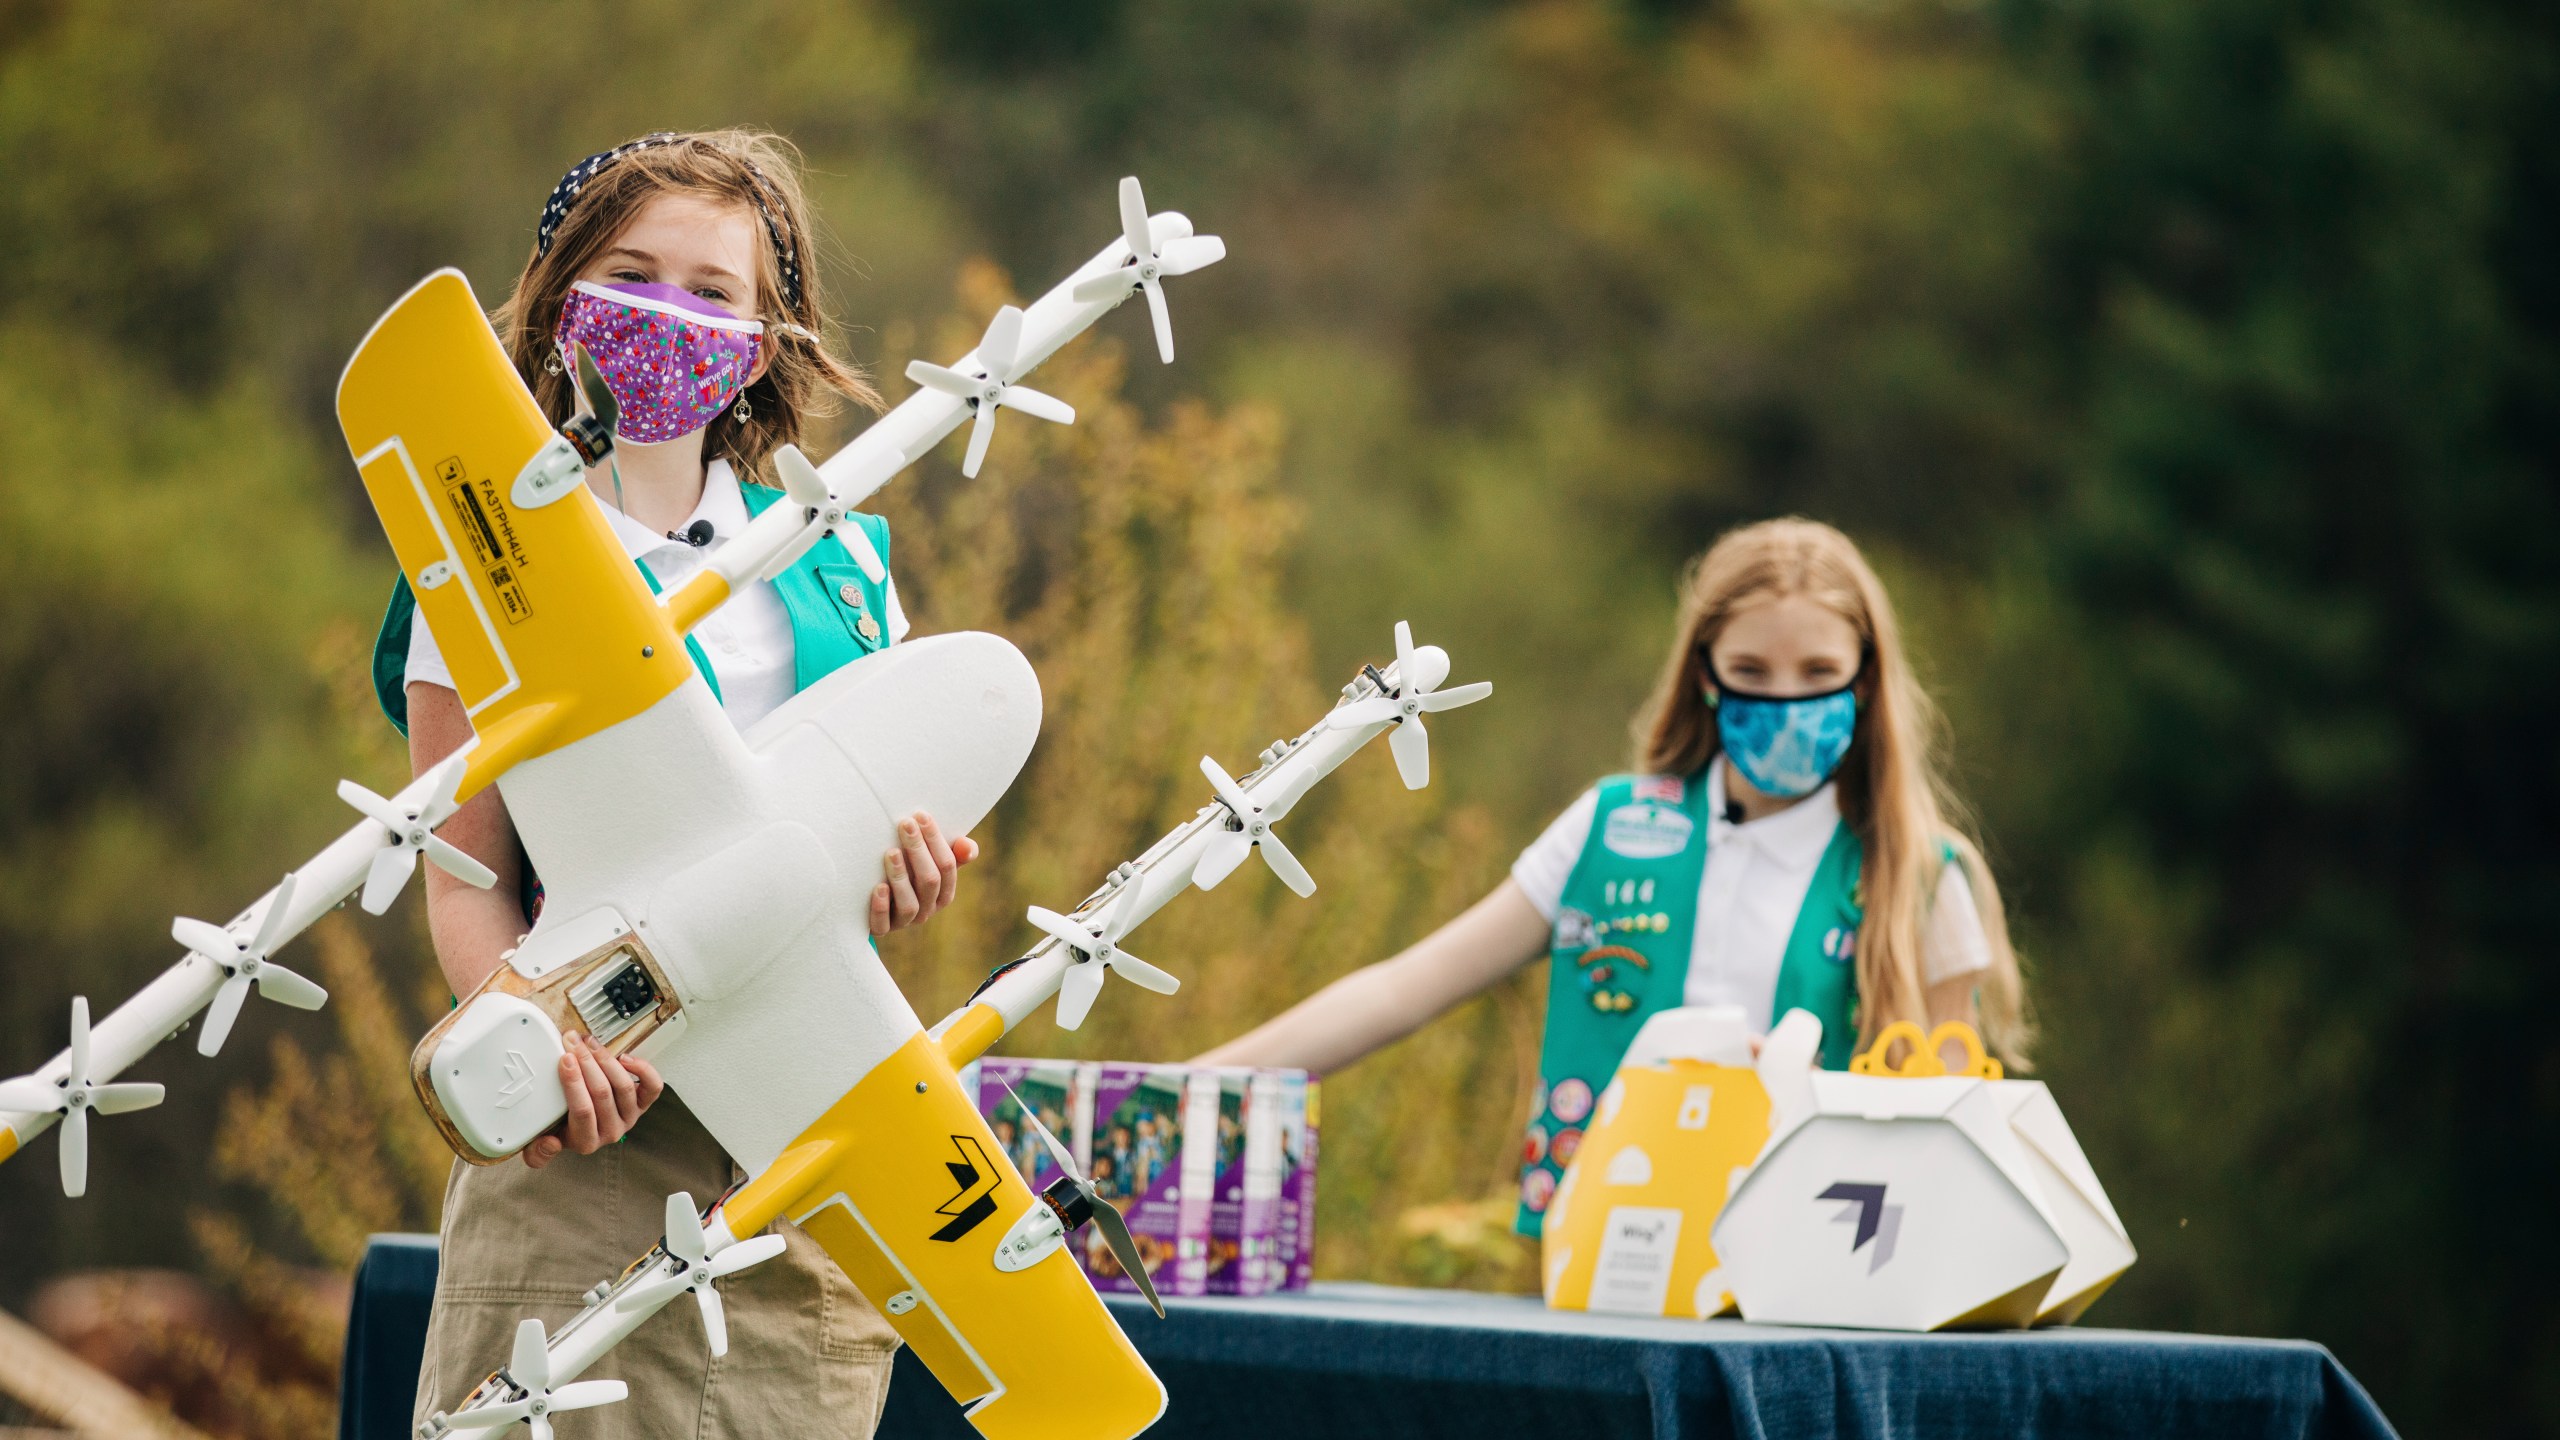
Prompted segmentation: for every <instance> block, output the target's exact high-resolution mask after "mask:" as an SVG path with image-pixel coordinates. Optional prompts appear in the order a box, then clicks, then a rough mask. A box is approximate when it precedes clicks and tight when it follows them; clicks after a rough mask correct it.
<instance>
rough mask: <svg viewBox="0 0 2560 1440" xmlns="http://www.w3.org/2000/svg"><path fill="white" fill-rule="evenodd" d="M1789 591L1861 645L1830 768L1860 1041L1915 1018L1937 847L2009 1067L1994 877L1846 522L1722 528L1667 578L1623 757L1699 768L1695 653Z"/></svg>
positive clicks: (2009, 986) (1995, 1040) (1920, 1002)
mask: <svg viewBox="0 0 2560 1440" xmlns="http://www.w3.org/2000/svg"><path fill="white" fill-rule="evenodd" d="M1798 595H1800V596H1803V597H1805V598H1807V599H1810V600H1812V601H1814V602H1815V603H1817V604H1819V605H1821V606H1822V607H1823V608H1824V609H1827V610H1829V611H1831V612H1832V613H1833V614H1835V615H1837V616H1839V617H1840V618H1841V619H1842V620H1845V621H1847V622H1848V623H1849V625H1850V627H1851V628H1852V629H1854V630H1856V631H1857V633H1858V640H1859V644H1860V647H1861V650H1862V652H1863V658H1862V663H1861V666H1860V669H1859V674H1858V680H1857V695H1858V720H1857V728H1856V731H1855V732H1854V734H1853V737H1852V739H1851V740H1850V744H1849V753H1848V754H1847V756H1846V757H1844V758H1843V759H1842V760H1841V762H1840V769H1839V772H1838V775H1837V780H1838V784H1839V797H1840V814H1841V818H1842V820H1843V822H1844V823H1846V824H1847V825H1848V826H1849V827H1850V829H1851V831H1852V832H1853V833H1855V834H1856V835H1857V837H1858V841H1859V844H1860V846H1861V847H1862V849H1863V851H1864V861H1863V866H1862V869H1861V872H1860V878H1859V891H1860V897H1859V898H1860V901H1861V903H1862V904H1863V905H1864V906H1865V910H1866V919H1865V920H1864V921H1863V922H1862V923H1861V925H1860V927H1859V930H1858V1043H1859V1047H1860V1048H1861V1049H1864V1048H1865V1047H1866V1046H1868V1045H1871V1044H1873V1043H1874V1041H1875V1037H1876V1034H1877V1032H1878V1031H1880V1030H1882V1029H1884V1027H1885V1026H1887V1025H1889V1024H1891V1023H1893V1022H1894V1021H1896V1020H1909V1021H1912V1022H1914V1023H1916V1024H1918V1025H1920V1026H1921V1028H1922V1029H1924V1030H1925V1029H1926V1028H1928V1013H1927V1008H1926V1004H1925V1000H1924V996H1923V990H1924V987H1923V985H1922V984H1921V979H1920V975H1921V969H1920V947H1921V935H1922V933H1923V931H1924V929H1925V925H1926V921H1927V916H1928V910H1929V903H1930V900H1931V898H1932V897H1933V896H1934V895H1935V894H1936V893H1937V884H1938V877H1939V874H1940V866H1941V863H1942V860H1943V856H1944V853H1945V852H1944V851H1943V850H1942V849H1941V848H1940V847H1941V846H1942V845H1944V846H1947V847H1950V848H1952V849H1953V850H1954V852H1955V858H1956V862H1957V863H1958V864H1959V865H1960V866H1962V868H1963V871H1964V876H1965V881H1966V883H1967V884H1968V885H1969V886H1970V887H1971V888H1972V891H1973V900H1974V905H1975V907H1976V908H1977V909H1979V910H1980V911H1981V912H1982V928H1983V931H1984V933H1985V935H1986V936H1987V937H1988V939H1989V940H1990V944H1991V969H1990V970H1989V971H1988V972H1987V973H1985V974H1984V976H1983V977H1982V984H1981V991H1980V1004H1981V1007H1982V1021H1983V1030H1984V1032H1985V1033H1984V1037H1983V1038H1984V1040H1985V1042H1986V1043H1987V1044H1988V1045H1989V1046H1990V1047H1991V1049H1992V1050H1994V1051H1995V1052H1997V1053H1998V1054H1999V1055H2000V1057H2001V1058H2002V1059H2003V1060H2004V1061H2006V1062H2007V1063H2008V1064H2009V1065H2010V1066H2012V1067H2013V1068H2024V1066H2025V1064H2026V1058H2027V1057H2026V1049H2027V1043H2028V1040H2029V1038H2030V1037H2029V1030H2028V1023H2027V1017H2026V994H2025V985H2024V982H2023V981H2022V979H2021V978H2020V975H2019V972H2018V958H2017V954H2016V952H2015V951H2013V950H2012V949H2011V948H2010V945H2009V927H2008V922H2007V920H2006V918H2005V917H2004V916H2003V914H2002V911H2001V907H2000V889H1999V886H1998V885H1997V884H1996V883H1994V882H1993V880H1992V878H1991V867H1990V865H1988V864H1987V863H1985V862H1984V860H1983V858H1982V849H1981V846H1980V845H1978V844H1977V843H1975V841H1974V838H1973V836H1972V835H1971V834H1970V833H1968V831H1967V828H1966V826H1965V824H1964V821H1963V809H1962V806H1961V804H1960V803H1959V802H1958V801H1957V800H1956V798H1955V796H1954V795H1953V793H1952V792H1951V791H1950V790H1949V789H1948V788H1947V784H1946V776H1945V773H1944V766H1943V757H1942V731H1943V726H1942V724H1941V721H1940V719H1939V715H1938V708H1937V706H1936V705H1934V704H1932V703H1931V702H1930V699H1929V696H1928V693H1927V692H1926V691H1924V690H1922V689H1921V688H1920V684H1919V682H1918V680H1916V679H1915V678H1914V677H1913V676H1912V673H1911V666H1910V663H1909V662H1908V660H1906V659H1905V658H1904V655H1903V650H1902V631H1901V628H1900V626H1899V625H1897V624H1896V623H1895V620H1894V615H1893V602H1892V601H1891V600H1889V599H1887V598H1886V596H1885V592H1884V585H1883V582H1881V581H1879V580H1878V579H1876V573H1875V571H1874V570H1872V569H1870V568H1869V567H1868V565H1867V561H1866V557H1865V556H1863V555H1860V554H1859V553H1858V547H1857V546H1856V545H1855V544H1853V543H1852V542H1851V541H1850V539H1849V537H1848V536H1846V535H1843V534H1841V533H1840V532H1839V531H1837V530H1835V529H1833V528H1831V527H1830V526H1828V525H1824V524H1822V523H1820V522H1818V521H1813V520H1802V519H1785V520H1765V521H1762V522H1761V523H1759V524H1756V525H1746V526H1743V527H1741V528H1740V529H1737V530H1732V531H1729V532H1727V533H1726V534H1725V535H1724V536H1723V538H1721V539H1719V540H1717V541H1716V543H1715V545H1714V546H1713V547H1712V548H1710V549H1709V550H1708V551H1707V553H1705V554H1704V555H1701V556H1699V557H1698V558H1697V559H1695V560H1693V561H1691V562H1690V564H1689V568H1688V570H1687V571H1686V572H1685V573H1684V574H1683V576H1682V577H1681V582H1680V624H1679V632H1678V640H1677V643H1675V644H1674V645H1673V646H1672V647H1671V653H1670V655H1669V656H1668V657H1667V658H1666V659H1665V660H1664V661H1663V666H1662V675H1661V678H1660V680H1659V681H1657V682H1656V684H1655V686H1654V691H1653V695H1652V697H1651V698H1650V699H1648V700H1647V701H1646V702H1645V706H1644V709H1643V710H1642V711H1641V712H1639V713H1638V715H1637V717H1636V721H1635V725H1634V735H1635V765H1636V768H1637V769H1638V770H1641V771H1644V772H1646V773H1649V774H1657V775H1682V776H1688V775H1696V774H1697V773H1698V772H1700V771H1701V770H1703V769H1705V768H1706V765H1707V762H1708V761H1710V760H1713V759H1714V758H1715V757H1716V754H1717V751H1718V750H1719V749H1720V748H1721V747H1720V745H1719V743H1718V740H1717V736H1716V721H1715V712H1714V710H1713V709H1711V708H1710V707H1709V706H1708V705H1707V702H1706V698H1705V697H1704V696H1703V695H1702V694H1700V692H1699V686H1698V678H1699V676H1698V668H1699V666H1698V657H1699V656H1700V655H1703V654H1705V653H1707V652H1708V651H1709V650H1710V649H1711V648H1712V647H1713V646H1714V644H1715V642H1716V639H1717V637H1719V636H1721V635H1722V634H1723V633H1724V627H1725V626H1726V625H1727V624H1728V623H1729V622H1731V620H1732V619H1733V617H1734V616H1735V615H1736V614H1737V613H1738V612H1740V611H1742V610H1744V609H1746V608H1748V607H1750V606H1753V605H1758V604H1762V603H1766V602H1768V601H1772V600H1779V599H1784V598H1786V597H1789V596H1798Z"/></svg>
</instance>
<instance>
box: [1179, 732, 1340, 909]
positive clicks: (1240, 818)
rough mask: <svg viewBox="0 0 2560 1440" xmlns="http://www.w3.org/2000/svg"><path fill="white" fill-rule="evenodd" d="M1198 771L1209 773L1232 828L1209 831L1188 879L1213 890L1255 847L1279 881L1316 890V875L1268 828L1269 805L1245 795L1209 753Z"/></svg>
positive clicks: (1308, 891) (1307, 890)
mask: <svg viewBox="0 0 2560 1440" xmlns="http://www.w3.org/2000/svg"><path fill="white" fill-rule="evenodd" d="M1200 773H1201V774H1203V775H1206V776H1208V777H1209V786H1210V788H1211V789H1214V790H1216V791H1217V792H1218V803H1219V804H1222V805H1224V806H1226V807H1227V813H1228V814H1229V815H1230V816H1232V817H1233V824H1234V827H1235V828H1226V827H1221V828H1219V829H1217V830H1214V831H1211V832H1210V835H1209V845H1208V848H1207V849H1205V850H1203V851H1202V852H1201V853H1200V863H1199V864H1198V865H1197V866H1196V867H1194V868H1193V869H1192V872H1191V883H1193V884H1194V885H1197V886H1199V887H1200V888H1201V889H1203V890H1215V889H1217V888H1218V882H1219V881H1221V880H1224V879H1226V878H1227V877H1228V876H1230V875H1232V874H1234V873H1235V870H1236V867H1237V866H1239V865H1241V864H1243V863H1244V860H1245V857H1246V856H1247V855H1249V854H1252V853H1253V852H1254V851H1257V850H1259V851H1261V852H1262V862H1263V863H1264V864H1266V865H1268V866H1270V867H1271V873H1272V874H1274V875H1277V876H1279V877H1280V883H1282V884H1284V885H1286V886H1288V887H1289V888H1290V889H1292V890H1295V891H1297V892H1298V893H1299V894H1300V895H1313V894H1314V893H1316V878H1315V877H1314V876H1312V875H1310V874H1308V873H1307V867H1306V866H1304V865H1301V864H1299V863H1298V857H1297V856H1296V855H1294V854H1291V853H1290V851H1289V847H1288V846H1286V845H1284V844H1282V843H1280V837H1279V836H1278V835H1276V834H1274V833H1273V832H1272V829H1271V818H1270V808H1271V807H1269V806H1267V805H1262V804H1259V803H1257V802H1255V801H1254V800H1252V799H1250V798H1248V797H1247V796H1246V795H1245V793H1244V791H1243V790H1242V789H1240V788H1238V787H1237V785H1236V782H1235V778H1234V777H1233V776H1231V775H1229V774H1227V772H1226V770H1225V768H1224V767H1222V766H1220V765H1219V764H1218V762H1217V761H1216V760H1214V759H1212V758H1211V757H1209V756H1206V755H1203V756H1201V757H1200Z"/></svg>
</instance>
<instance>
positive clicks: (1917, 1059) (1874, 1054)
mask: <svg viewBox="0 0 2560 1440" xmlns="http://www.w3.org/2000/svg"><path fill="white" fill-rule="evenodd" d="M1897 1040H1908V1041H1910V1042H1911V1053H1910V1054H1908V1055H1905V1056H1903V1057H1902V1064H1901V1065H1900V1066H1899V1067H1897V1066H1895V1065H1893V1064H1892V1063H1891V1062H1889V1061H1887V1060H1886V1059H1885V1056H1886V1055H1888V1054H1890V1053H1891V1052H1892V1050H1893V1043H1894V1042H1895V1041H1897ZM1849 1069H1850V1070H1851V1071H1852V1072H1853V1073H1856V1074H1859V1075H1897V1076H1901V1077H1904V1078H1906V1079H1907V1078H1912V1077H1916V1076H1922V1075H1944V1074H1946V1073H1947V1067H1946V1066H1944V1065H1941V1064H1939V1063H1938V1052H1937V1051H1935V1050H1933V1049H1931V1048H1930V1046H1929V1037H1928V1036H1926V1035H1923V1034H1922V1033H1920V1027H1919V1026H1917V1025H1914V1024H1912V1023H1911V1022H1910V1021H1908V1020H1896V1021H1894V1022H1893V1023H1892V1024H1890V1025H1887V1026H1886V1027H1884V1029H1883V1030H1882V1031H1881V1032H1879V1033H1878V1034H1877V1036H1876V1043H1875V1044H1873V1045H1871V1046H1869V1047H1868V1048H1867V1053H1865V1054H1864V1055H1860V1056H1858V1057H1856V1058H1855V1059H1852V1060H1851V1061H1850V1062H1849Z"/></svg>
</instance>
